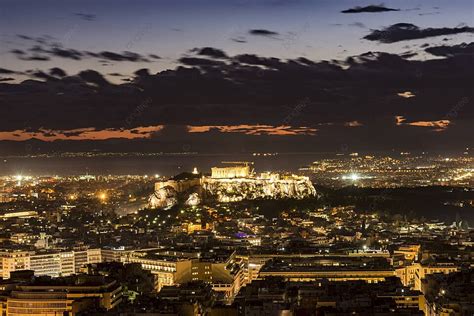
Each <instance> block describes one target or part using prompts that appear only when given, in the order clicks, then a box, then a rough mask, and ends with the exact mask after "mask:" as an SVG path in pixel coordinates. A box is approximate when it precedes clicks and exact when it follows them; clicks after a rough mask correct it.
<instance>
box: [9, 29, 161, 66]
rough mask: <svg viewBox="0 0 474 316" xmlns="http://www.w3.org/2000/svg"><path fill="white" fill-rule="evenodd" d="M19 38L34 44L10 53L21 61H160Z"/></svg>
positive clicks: (47, 39)
mask: <svg viewBox="0 0 474 316" xmlns="http://www.w3.org/2000/svg"><path fill="white" fill-rule="evenodd" d="M17 36H18V37H19V38H21V39H23V40H26V41H34V42H36V43H38V44H35V45H33V46H31V47H30V48H28V49H27V51H24V50H19V49H14V50H11V51H10V53H12V54H14V55H15V56H16V57H17V58H18V59H21V60H38V61H46V60H50V58H51V57H58V58H64V59H71V60H76V61H79V60H83V59H85V58H96V59H99V60H101V61H113V62H142V63H148V62H152V61H151V60H150V59H155V60H157V59H160V57H159V56H158V55H156V54H148V56H145V55H141V54H138V53H135V52H129V51H124V52H122V53H117V52H110V51H102V52H90V51H79V50H76V49H72V48H64V47H63V46H62V45H61V44H60V43H57V42H54V41H53V38H52V37H50V36H44V37H38V38H35V37H30V36H26V35H17Z"/></svg>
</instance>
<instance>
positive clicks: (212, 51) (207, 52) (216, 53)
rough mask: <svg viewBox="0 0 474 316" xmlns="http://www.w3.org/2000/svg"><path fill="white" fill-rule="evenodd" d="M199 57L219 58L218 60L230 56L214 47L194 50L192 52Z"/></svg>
mask: <svg viewBox="0 0 474 316" xmlns="http://www.w3.org/2000/svg"><path fill="white" fill-rule="evenodd" d="M191 52H194V53H196V54H198V55H202V56H207V57H212V58H218V59H227V58H229V56H227V54H226V53H225V52H224V51H223V50H222V49H218V48H214V47H203V48H194V49H192V50H191Z"/></svg>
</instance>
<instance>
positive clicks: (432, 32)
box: [364, 23, 474, 43]
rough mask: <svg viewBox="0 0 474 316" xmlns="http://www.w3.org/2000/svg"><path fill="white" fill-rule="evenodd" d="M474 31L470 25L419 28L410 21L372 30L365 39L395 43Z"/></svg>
mask: <svg viewBox="0 0 474 316" xmlns="http://www.w3.org/2000/svg"><path fill="white" fill-rule="evenodd" d="M461 33H474V28H472V27H468V26H462V27H454V28H449V27H442V28H425V29H423V28H419V27H418V26H416V25H414V24H410V23H397V24H393V25H391V26H389V27H386V28H384V29H382V30H372V32H371V33H370V34H368V35H366V36H364V39H366V40H369V41H375V42H379V43H395V42H400V41H406V40H414V39H421V38H428V37H435V36H441V35H451V34H461Z"/></svg>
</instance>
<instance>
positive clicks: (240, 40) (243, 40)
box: [230, 37, 247, 44]
mask: <svg viewBox="0 0 474 316" xmlns="http://www.w3.org/2000/svg"><path fill="white" fill-rule="evenodd" d="M230 40H231V41H232V42H236V43H240V44H243V43H247V40H246V39H245V38H244V37H233V38H231V39H230Z"/></svg>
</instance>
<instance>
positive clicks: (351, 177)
mask: <svg viewBox="0 0 474 316" xmlns="http://www.w3.org/2000/svg"><path fill="white" fill-rule="evenodd" d="M342 179H343V180H352V181H357V180H360V179H361V176H360V175H359V174H357V173H351V174H349V175H345V176H342Z"/></svg>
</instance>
